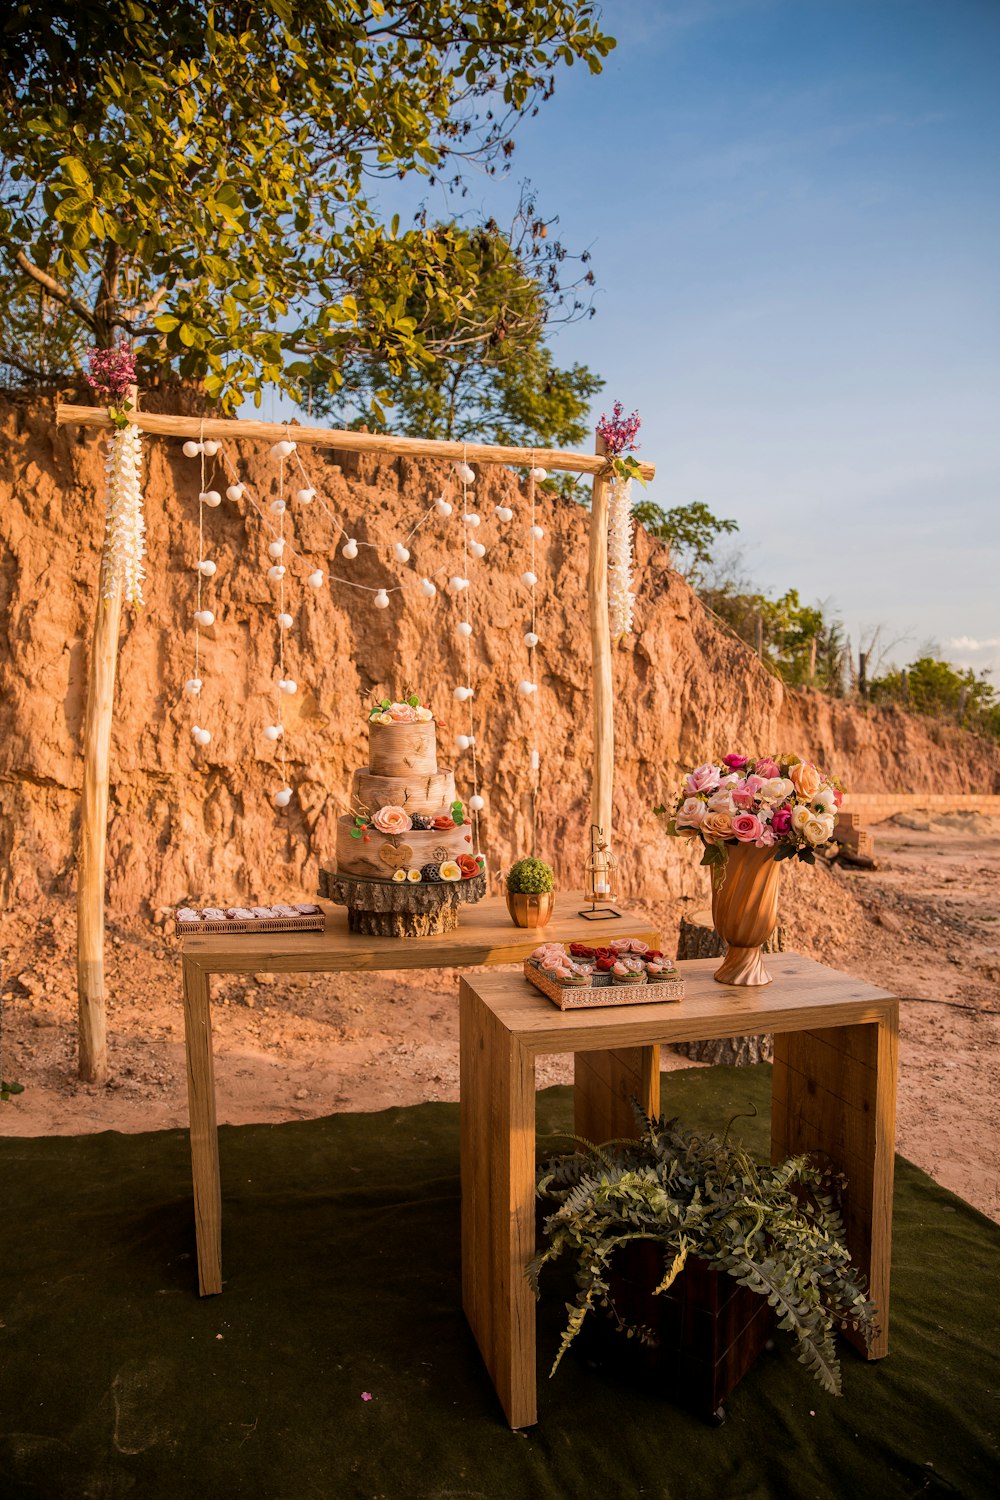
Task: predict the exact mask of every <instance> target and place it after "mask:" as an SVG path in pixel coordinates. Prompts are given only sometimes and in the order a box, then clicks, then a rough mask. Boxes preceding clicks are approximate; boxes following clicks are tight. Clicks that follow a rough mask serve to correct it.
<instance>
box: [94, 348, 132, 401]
mask: <svg viewBox="0 0 1000 1500" xmlns="http://www.w3.org/2000/svg"><path fill="white" fill-rule="evenodd" d="M87 357H88V360H89V363H90V373H89V374H88V376H87V381H88V383H89V385H90V387H91V389H92V390H93V392H94V394H95V395H96V396H101V397H103V398H104V399H105V400H108V399H110V400H111V401H112V402H113V403H114V404H115V405H118V403H119V402H120V401H122V400H124V398H125V396H126V395H127V394H128V388H129V386H130V385H135V382H136V373H135V360H134V359H133V357H132V353H131V351H130V349H129V347H128V344H126V342H125V340H124V339H123V340H122V342H121V343H120V344H119V345H118V348H117V349H91V350H90V353H89V355H88V356H87Z"/></svg>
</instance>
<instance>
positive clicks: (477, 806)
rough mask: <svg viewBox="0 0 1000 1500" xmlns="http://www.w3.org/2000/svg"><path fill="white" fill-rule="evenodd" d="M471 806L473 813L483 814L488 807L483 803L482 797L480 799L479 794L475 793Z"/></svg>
mask: <svg viewBox="0 0 1000 1500" xmlns="http://www.w3.org/2000/svg"><path fill="white" fill-rule="evenodd" d="M469 806H470V807H471V808H472V811H473V812H482V810H483V808H484V807H485V806H486V803H485V802H484V801H483V799H482V797H480V795H479V793H478V792H475V793H474V794H473V795H472V796H471V797H470V798H469Z"/></svg>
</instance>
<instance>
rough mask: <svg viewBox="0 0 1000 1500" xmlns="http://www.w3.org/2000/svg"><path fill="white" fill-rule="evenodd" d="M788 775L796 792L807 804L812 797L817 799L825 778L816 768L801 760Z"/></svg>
mask: <svg viewBox="0 0 1000 1500" xmlns="http://www.w3.org/2000/svg"><path fill="white" fill-rule="evenodd" d="M788 774H789V776H790V778H791V781H792V785H793V786H794V788H795V790H796V791H797V792H798V794H799V796H800V797H802V798H804V799H805V801H806V802H808V801H809V799H810V797H815V795H816V793H817V792H818V791H819V789H820V787H821V786H822V785H823V778H822V776H821V775H820V774H819V772H818V771H817V769H816V767H815V766H813V765H810V764H809V762H808V761H805V760H800V761H799V763H798V765H797V766H792V768H791V770H790V771H789V773H788Z"/></svg>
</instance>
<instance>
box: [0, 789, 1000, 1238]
mask: <svg viewBox="0 0 1000 1500" xmlns="http://www.w3.org/2000/svg"><path fill="white" fill-rule="evenodd" d="M876 835H877V854H878V859H879V862H880V868H879V870H878V871H877V872H859V871H857V872H856V871H849V870H847V869H846V868H845V867H840V866H837V867H834V868H832V869H827V868H817V869H816V870H808V869H806V868H804V867H802V866H796V867H795V868H794V869H793V870H792V871H790V872H789V874H788V875H787V876H786V877H784V893H783V897H782V921H783V924H784V926H785V929H786V946H789V947H791V946H794V947H797V948H799V949H800V950H801V951H803V952H806V953H809V954H811V955H813V956H814V957H816V958H819V959H821V960H823V961H824V962H827V963H830V964H832V965H834V966H835V967H837V968H840V969H843V970H845V971H847V972H848V973H851V974H856V975H858V976H862V977H864V978H867V979H869V980H871V981H872V982H873V983H875V984H878V985H882V986H884V987H885V988H886V989H891V990H893V991H894V992H895V993H896V994H898V995H899V996H900V997H901V998H902V999H903V1004H902V1007H901V1010H902V1022H901V1044H900V1080H899V1084H900V1087H899V1113H898V1136H897V1143H898V1147H899V1149H900V1151H901V1152H902V1153H903V1154H904V1155H905V1156H907V1157H909V1158H910V1160H911V1161H914V1162H916V1163H917V1164H918V1165H919V1166H921V1167H923V1168H924V1170H925V1171H927V1172H929V1173H930V1174H931V1175H932V1176H934V1177H935V1178H936V1179H937V1180H938V1181H939V1182H941V1183H943V1184H944V1185H945V1186H947V1187H949V1188H952V1189H953V1190H954V1191H955V1192H957V1193H959V1194H961V1196H962V1197H963V1198H966V1199H967V1200H968V1201H969V1202H970V1203H973V1204H975V1205H976V1207H977V1208H979V1209H981V1210H982V1211H983V1212H984V1213H987V1214H989V1215H990V1216H991V1217H992V1218H994V1219H996V1220H998V1221H1000V1174H998V1167H997V1162H998V1158H1000V1151H998V1146H1000V1045H998V1043H1000V1030H998V1027H1000V909H998V903H997V897H996V892H997V887H998V878H1000V822H998V821H995V820H994V821H990V820H985V819H979V818H975V817H969V816H967V815H960V816H956V817H949V818H943V819H941V820H940V821H939V822H935V823H933V824H931V823H929V822H928V821H927V820H926V819H920V818H910V819H897V820H894V822H893V823H892V824H883V825H881V826H880V827H879V828H878V829H877V830H876ZM786 869H787V867H786ZM647 907H648V909H649V910H650V911H651V912H652V913H654V914H655V915H656V916H657V917H658V919H659V920H660V921H661V922H662V925H663V931H664V934H665V941H666V943H667V944H669V943H670V942H671V941H673V940H674V939H675V936H676V930H677V920H678V909H677V907H676V906H671V907H670V908H666V907H659V906H658V905H657V903H655V902H650V903H647ZM74 932H75V925H74V911H73V906H72V904H71V903H70V902H68V901H60V900H55V899H53V900H52V901H50V902H48V903H47V904H46V905H45V906H44V907H43V908H35V909H34V910H32V911H31V912H30V913H23V914H13V915H7V916H6V917H5V918H4V929H3V978H2V994H3V1005H4V1008H3V1036H2V1047H3V1052H2V1058H0V1064H2V1070H3V1076H4V1077H5V1078H7V1079H8V1080H11V1079H13V1080H16V1081H18V1082H20V1083H22V1084H23V1085H24V1086H25V1091H24V1093H22V1094H19V1095H17V1096H15V1097H14V1098H12V1099H11V1100H9V1101H8V1102H7V1103H2V1104H0V1134H6V1135H58V1134H79V1133H84V1132H90V1131H100V1130H121V1131H141V1130H157V1129H166V1128H169V1127H175V1126H183V1125H185V1124H186V1121H187V1103H186V1092H185V1073H184V1039H183V1020H182V1013H181V1003H180V972H179V959H178V950H177V945H176V943H175V941H174V940H173V938H172V937H170V936H167V935H166V932H165V930H164V928H163V927H162V926H161V927H160V928H156V927H144V928H128V927H125V926H120V925H116V924H115V923H113V922H112V923H111V924H110V926H109V937H110V944H109V948H110V959H109V989H110V995H111V997H112V998H111V1000H110V1004H109V1014H108V1025H109V1050H110V1057H111V1065H112V1070H113V1071H112V1077H111V1079H110V1081H109V1083H108V1084H107V1085H106V1086H104V1087H101V1088H97V1087H93V1086H90V1085H86V1084H82V1083H80V1082H79V1081H78V1080H77V1078H76V1076H75V996H74V953H73V944H74ZM214 995H215V999H216V1002H217V1004H216V1006H215V1013H214V1014H215V1051H216V1082H217V1091H218V1102H219V1119H220V1122H228V1123H233V1124H241V1123H246V1122H249V1121H268V1122H275V1121H280V1120H287V1119H305V1118H310V1117H313V1116H317V1115H324V1114H329V1113H331V1112H333V1111H337V1110H374V1109H382V1108H385V1107H386V1106H388V1105H398V1104H414V1103H417V1102H419V1101H422V1100H427V1099H456V1098H457V1096H458V1005H457V979H456V976H455V975H454V974H453V973H447V972H436V971H433V972H431V971H428V972H424V973H421V974H420V975H413V974H406V973H399V974H379V975H364V976H347V975H329V976H326V975H322V976H315V977H313V976H310V975H297V976H290V977H288V978H283V977H278V978H275V977H274V976H270V975H264V974H261V975H257V976H250V977H249V979H248V978H242V979H240V980H231V981H223V982H217V983H216V988H215V991H214ZM664 1065H665V1066H667V1067H690V1066H691V1064H690V1063H689V1062H688V1061H687V1059H684V1058H680V1057H675V1056H673V1055H672V1054H665V1055H664ZM570 1069H571V1064H570V1063H569V1061H568V1060H564V1059H557V1058H552V1059H541V1060H540V1063H539V1069H538V1083H539V1087H545V1086H546V1085H548V1084H551V1083H564V1082H569V1081H570Z"/></svg>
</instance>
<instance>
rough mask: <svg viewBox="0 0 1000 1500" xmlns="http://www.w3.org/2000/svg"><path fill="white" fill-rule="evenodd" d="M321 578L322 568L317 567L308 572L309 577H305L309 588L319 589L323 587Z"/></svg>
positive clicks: (322, 576)
mask: <svg viewBox="0 0 1000 1500" xmlns="http://www.w3.org/2000/svg"><path fill="white" fill-rule="evenodd" d="M323 578H324V574H323V569H322V568H317V569H316V571H315V573H310V574H309V577H308V578H307V579H306V583H308V585H309V587H310V588H311V589H321V588H322V587H323Z"/></svg>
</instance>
